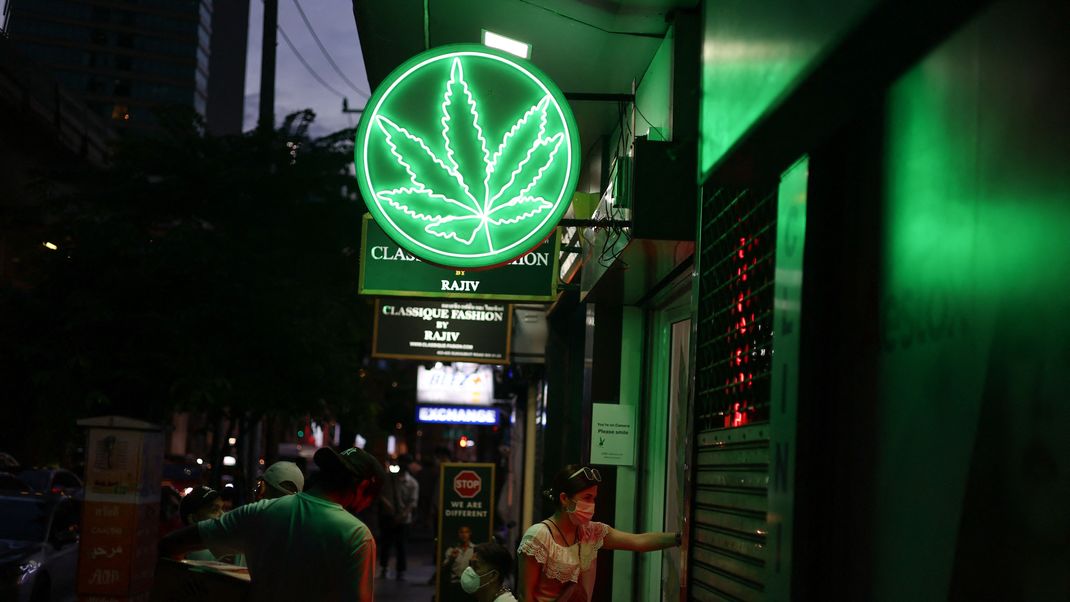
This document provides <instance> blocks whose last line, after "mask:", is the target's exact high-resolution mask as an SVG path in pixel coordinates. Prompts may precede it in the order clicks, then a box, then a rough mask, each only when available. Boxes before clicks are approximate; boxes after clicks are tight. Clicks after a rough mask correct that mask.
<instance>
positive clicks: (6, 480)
mask: <svg viewBox="0 0 1070 602" xmlns="http://www.w3.org/2000/svg"><path fill="white" fill-rule="evenodd" d="M11 492H14V493H32V492H33V488H32V487H30V486H29V485H27V484H26V483H25V482H23V480H22V479H20V478H18V477H16V476H15V475H13V474H11V473H10V472H0V493H11Z"/></svg>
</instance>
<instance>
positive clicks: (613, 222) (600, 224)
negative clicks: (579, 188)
mask: <svg viewBox="0 0 1070 602" xmlns="http://www.w3.org/2000/svg"><path fill="white" fill-rule="evenodd" d="M557 227H559V228H631V227H632V220H630V219H571V218H567V219H562V220H561V221H559V222H557Z"/></svg>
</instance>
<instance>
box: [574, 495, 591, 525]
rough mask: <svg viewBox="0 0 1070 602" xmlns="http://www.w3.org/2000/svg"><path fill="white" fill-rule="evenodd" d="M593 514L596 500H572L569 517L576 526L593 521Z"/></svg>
mask: <svg viewBox="0 0 1070 602" xmlns="http://www.w3.org/2000/svg"><path fill="white" fill-rule="evenodd" d="M593 516H594V502H582V501H579V500H573V501H572V509H571V510H568V519H569V520H570V521H572V524H574V525H576V526H579V525H586V524H587V523H589V522H591V518H592V517H593Z"/></svg>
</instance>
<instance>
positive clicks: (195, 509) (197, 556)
mask: <svg viewBox="0 0 1070 602" xmlns="http://www.w3.org/2000/svg"><path fill="white" fill-rule="evenodd" d="M178 515H179V516H180V517H182V524H183V525H196V524H197V523H199V522H201V521H202V520H211V519H213V518H219V517H220V516H222V515H223V498H222V496H220V494H219V492H218V491H216V490H215V489H212V488H211V487H204V486H201V487H197V488H196V489H194V490H193V491H191V492H189V493H187V494H186V495H185V497H183V498H182V501H181V502H180V503H179V505H178ZM186 560H216V557H215V555H213V554H212V553H211V552H209V551H208V550H193V551H190V552H189V553H188V554H186Z"/></svg>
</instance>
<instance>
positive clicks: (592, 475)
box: [568, 466, 602, 483]
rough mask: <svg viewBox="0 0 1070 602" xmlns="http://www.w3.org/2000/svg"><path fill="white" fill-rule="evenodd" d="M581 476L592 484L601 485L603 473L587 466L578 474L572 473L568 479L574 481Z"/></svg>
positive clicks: (578, 471) (577, 472)
mask: <svg viewBox="0 0 1070 602" xmlns="http://www.w3.org/2000/svg"><path fill="white" fill-rule="evenodd" d="M581 474H582V475H583V478H585V479H587V480H588V481H590V482H594V483H601V482H602V473H600V472H598V469H597V468H589V467H587V466H584V467H583V468H581V469H579V470H577V471H576V472H574V473H572V474H571V475H569V477H568V478H569V479H570V480H571V479H574V478H575V477H576V476H578V475H581Z"/></svg>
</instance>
